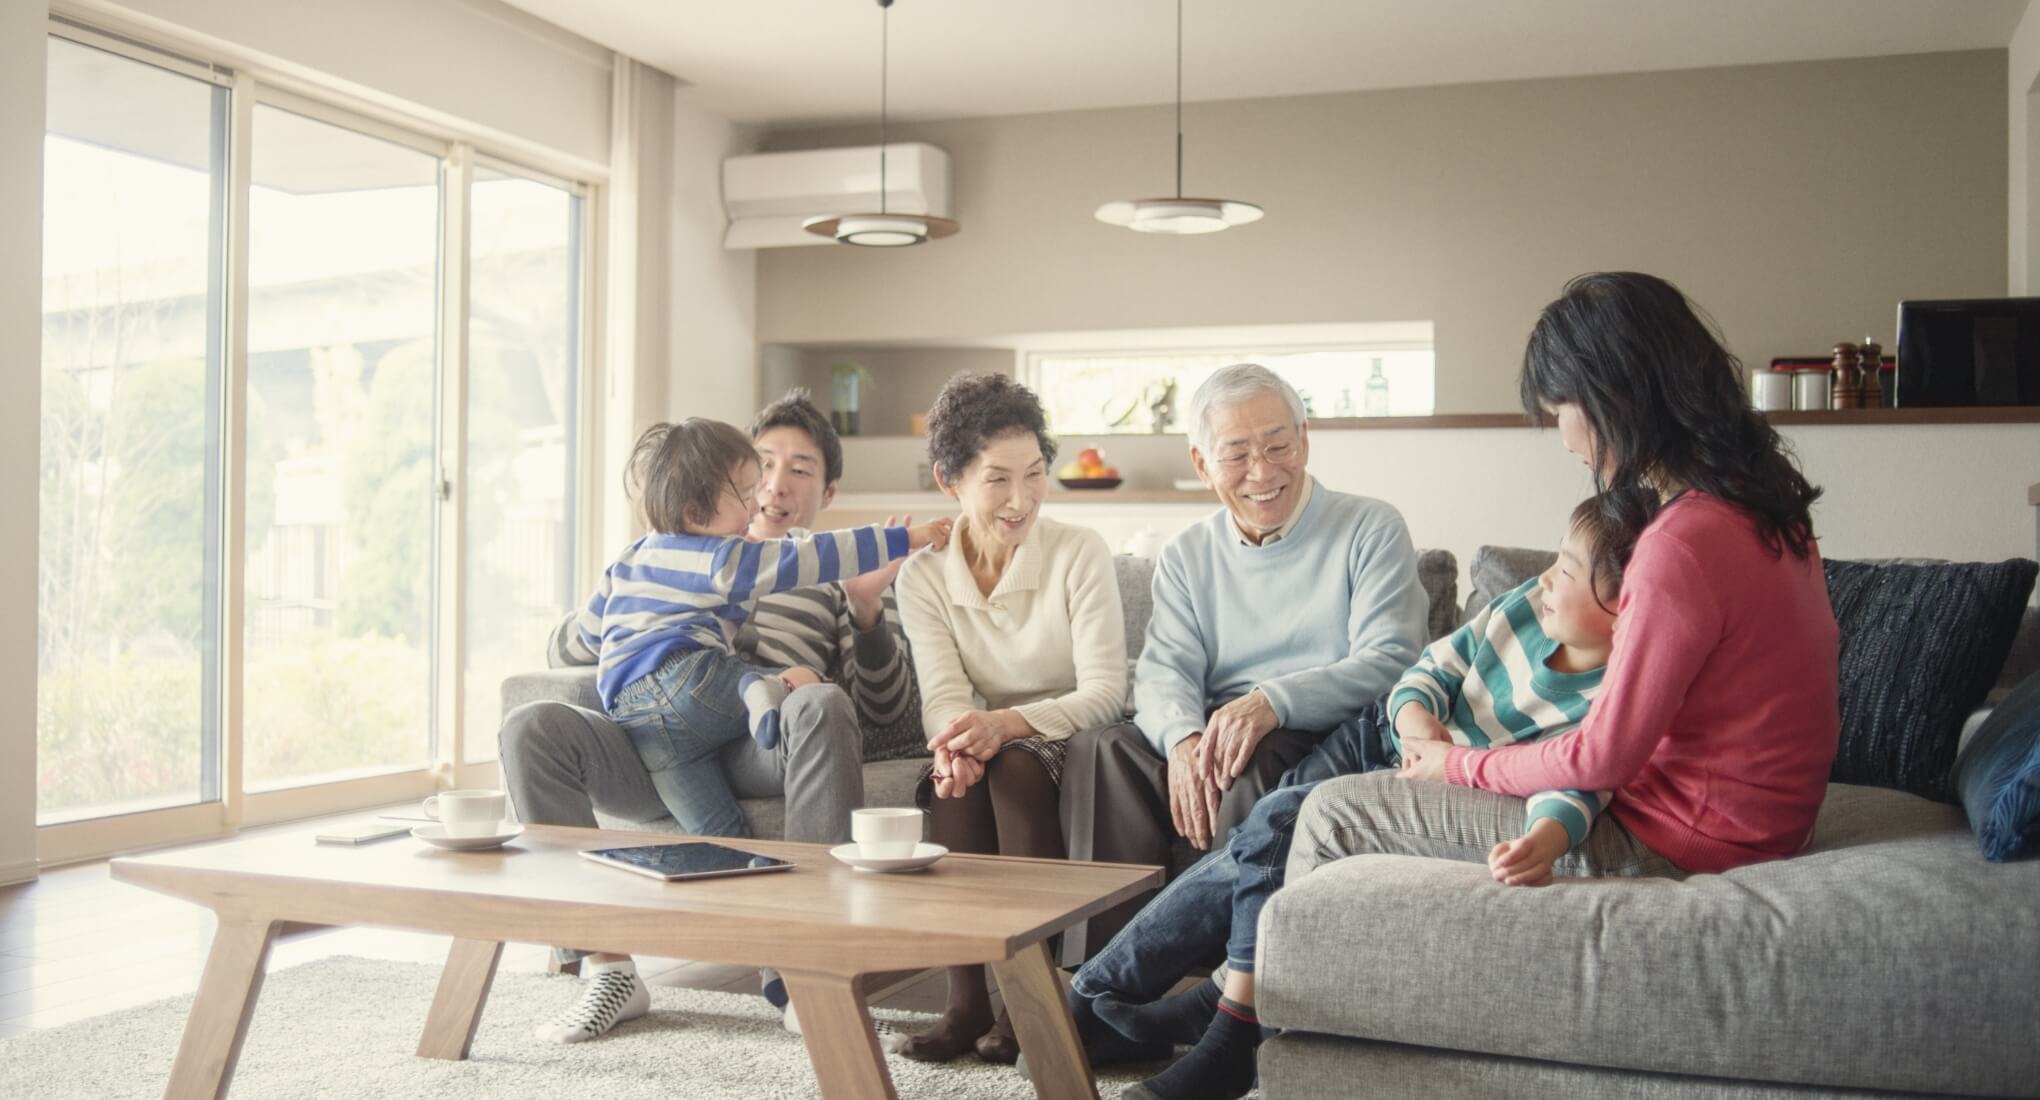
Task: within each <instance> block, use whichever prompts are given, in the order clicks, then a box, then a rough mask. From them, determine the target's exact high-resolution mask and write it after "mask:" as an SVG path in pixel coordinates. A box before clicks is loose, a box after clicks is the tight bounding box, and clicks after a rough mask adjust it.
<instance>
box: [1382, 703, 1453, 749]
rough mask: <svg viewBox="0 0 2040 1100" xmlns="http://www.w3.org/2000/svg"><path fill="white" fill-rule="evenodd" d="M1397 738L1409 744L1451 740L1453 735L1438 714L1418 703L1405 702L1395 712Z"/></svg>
mask: <svg viewBox="0 0 2040 1100" xmlns="http://www.w3.org/2000/svg"><path fill="white" fill-rule="evenodd" d="M1395 736H1396V739H1397V740H1399V741H1401V742H1403V743H1404V744H1406V745H1407V744H1408V743H1410V742H1411V741H1445V742H1448V743H1449V742H1450V741H1451V740H1452V735H1451V734H1450V733H1448V732H1446V729H1445V725H1444V723H1442V722H1440V721H1438V719H1437V716H1435V715H1433V714H1432V713H1431V712H1430V711H1428V710H1425V709H1424V708H1423V707H1420V706H1418V705H1417V704H1416V703H1414V702H1411V703H1404V704H1403V705H1402V707H1401V709H1399V710H1397V711H1396V712H1395Z"/></svg>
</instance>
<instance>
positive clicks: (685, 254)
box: [667, 87, 758, 426]
mask: <svg viewBox="0 0 2040 1100" xmlns="http://www.w3.org/2000/svg"><path fill="white" fill-rule="evenodd" d="M755 148H757V135H756V133H755V132H754V131H752V130H751V129H750V128H748V127H743V126H738V125H736V124H734V123H732V122H730V121H729V120H728V119H725V118H722V117H720V116H718V115H716V114H714V113H712V112H709V111H707V110H704V109H703V108H702V107H700V106H699V105H698V104H696V103H695V102H694V99H693V96H692V95H691V93H690V92H689V90H688V89H687V88H686V87H682V88H680V89H679V92H678V94H677V96H676V97H675V101H674V109H673V173H672V200H671V202H670V204H669V210H670V215H671V216H670V219H669V225H670V227H671V239H672V250H673V255H672V267H671V286H670V290H669V293H670V294H671V296H672V303H673V306H672V335H671V340H670V346H671V349H672V350H671V355H672V362H671V367H670V375H669V377H670V379H671V382H670V385H669V387H668V390H669V392H668V394H667V402H668V408H669V409H670V410H671V415H672V416H675V417H688V416H706V417H711V418H713V419H716V420H726V421H729V422H730V423H732V424H737V425H739V426H741V425H744V424H748V423H750V421H751V416H752V414H754V413H756V412H757V411H758V368H757V359H758V350H757V349H758V333H757V325H758V274H757V272H758V260H757V256H758V254H757V253H756V252H752V251H739V252H727V251H724V250H723V246H722V238H723V226H724V224H725V223H726V221H727V219H726V218H725V217H724V215H723V204H722V162H723V158H725V157H729V156H733V155H735V154H738V153H748V152H751V151H752V150H754V149H755Z"/></svg>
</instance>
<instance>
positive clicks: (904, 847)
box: [850, 806, 927, 859]
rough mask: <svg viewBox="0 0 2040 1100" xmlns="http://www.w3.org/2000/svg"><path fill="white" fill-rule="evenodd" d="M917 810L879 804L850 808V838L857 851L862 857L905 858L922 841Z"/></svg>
mask: <svg viewBox="0 0 2040 1100" xmlns="http://www.w3.org/2000/svg"><path fill="white" fill-rule="evenodd" d="M926 816H927V815H926V814H924V813H922V812H921V811H920V810H915V809H909V808H905V807H897V806H880V807H875V808H873V809H869V810H852V811H850V839H851V840H854V841H856V842H857V854H858V855H860V856H863V857H864V858H865V859H906V858H908V857H910V856H912V855H913V854H914V846H915V845H917V844H919V843H921V822H922V819H923V818H925V817H926Z"/></svg>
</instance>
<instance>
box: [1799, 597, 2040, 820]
mask: <svg viewBox="0 0 2040 1100" xmlns="http://www.w3.org/2000/svg"><path fill="white" fill-rule="evenodd" d="M1826 566H1827V584H1828V599H1829V601H1830V602H1831V603H1832V604H1833V605H1834V611H1835V622H1836V623H1837V624H1839V625H1840V627H1841V670H1840V671H1841V675H1840V678H1839V679H1840V688H1841V705H1842V742H1841V748H1840V751H1838V752H1837V753H1836V754H1835V766H1834V770H1833V771H1832V772H1830V773H1829V778H1830V779H1832V780H1833V781H1834V782H1836V783H1855V784H1861V785H1865V786H1872V787H1891V788H1894V789H1896V790H1901V791H1909V792H1911V793H1913V794H1917V795H1923V796H1925V797H1927V798H1932V799H1937V800H1939V801H1942V802H1953V801H1955V787H1954V783H1953V772H1954V767H1955V746H1956V743H1957V741H1958V740H1959V739H1960V737H1961V734H1962V722H1963V720H1964V719H1965V718H1967V717H1968V716H1969V713H1970V712H1971V711H1973V710H1975V709H1976V707H1977V706H1978V705H1979V704H1981V703H1982V702H1983V697H1984V695H1985V694H1986V693H1987V692H1989V691H1990V687H1991V685H1992V684H1993V683H1995V682H1996V681H1997V675H1998V670H1999V669H2000V668H2002V667H2004V663H2005V654H2006V653H2007V652H2009V651H2010V650H2011V646H2012V636H2013V635H2014V634H2015V633H2016V632H2017V630H2018V628H2019V619H2020V617H2021V616H2022V615H2023V614H2024V612H2025V610H2026V596H2027V594H2028V593H2030V592H2031V591H2032V590H2033V575H2034V573H2035V572H2036V570H2040V565H2036V564H2035V563H2033V562H2031V561H2026V560H2024V559H2014V560H2011V561H2003V562H1956V563H1949V564H1943V565H1886V564H1873V563H1869V562H1858V561H1829V562H1827V563H1826Z"/></svg>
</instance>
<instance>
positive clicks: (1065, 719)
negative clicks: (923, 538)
mask: <svg viewBox="0 0 2040 1100" xmlns="http://www.w3.org/2000/svg"><path fill="white" fill-rule="evenodd" d="M968 524H969V520H968V519H962V520H958V521H957V524H956V530H955V531H954V532H953V534H952V536H951V538H950V540H949V545H948V547H947V548H946V549H943V550H939V551H938V550H925V551H922V552H921V553H919V554H916V555H914V556H913V557H912V558H910V559H908V561H907V564H906V567H905V568H904V569H903V570H901V572H900V578H899V583H898V586H897V588H896V589H895V591H896V592H897V593H898V596H899V605H900V620H901V622H902V623H903V624H904V625H905V627H906V631H907V640H908V642H909V643H911V644H912V646H913V660H914V673H915V676H916V677H917V678H918V679H919V680H920V684H921V722H922V725H923V726H924V727H925V728H926V729H927V731H928V735H929V736H930V737H933V736H934V735H935V734H937V733H939V732H941V730H942V729H943V727H945V726H947V725H948V724H949V722H950V720H951V719H953V718H955V717H956V716H957V715H958V714H961V713H963V712H964V711H966V710H1003V709H1006V708H1009V707H1010V708H1012V709H1014V710H1017V711H1019V712H1020V715H1021V716H1022V717H1024V718H1026V719H1027V724H1028V725H1030V726H1033V727H1034V729H1035V731H1036V732H1038V733H1040V734H1041V735H1043V736H1044V737H1047V738H1049V739H1051V740H1060V739H1062V738H1064V737H1068V736H1069V735H1070V734H1072V733H1075V732H1077V731H1078V730H1085V729H1091V728H1094V727H1097V726H1103V725H1107V724H1110V723H1112V722H1117V721H1119V720H1120V717H1121V716H1122V715H1123V713H1124V710H1125V705H1126V622H1125V619H1124V617H1123V614H1122V612H1121V610H1120V603H1119V579H1118V577H1117V576H1115V575H1114V573H1113V568H1112V552H1111V551H1110V550H1108V549H1107V548H1106V546H1105V540H1104V538H1103V537H1101V536H1100V535H1099V534H1098V533H1097V532H1096V531H1093V530H1091V529H1090V528H1088V527H1072V526H1069V525H1067V524H1062V523H1057V522H1056V521H1054V520H1052V519H1048V518H1047V517H1041V518H1037V519H1036V520H1035V521H1034V527H1033V528H1032V529H1031V530H1029V531H1028V533H1027V541H1026V542H1023V543H1021V544H1020V547H1019V548H1018V549H1017V550H1015V551H1014V552H1013V557H1012V559H1011V560H1010V561H1008V562H1007V563H1006V572H1005V574H1004V575H1003V576H1001V577H1000V578H999V583H998V584H997V585H996V586H995V587H994V588H993V589H992V592H991V595H989V596H987V595H985V594H984V593H982V592H980V591H979V590H978V585H977V581H976V579H975V578H973V577H972V576H971V573H970V566H969V564H968V563H967V562H966V561H965V560H964V554H963V549H962V544H963V541H964V539H965V538H966V537H967V536H966V534H965V531H966V528H967V526H968Z"/></svg>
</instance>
